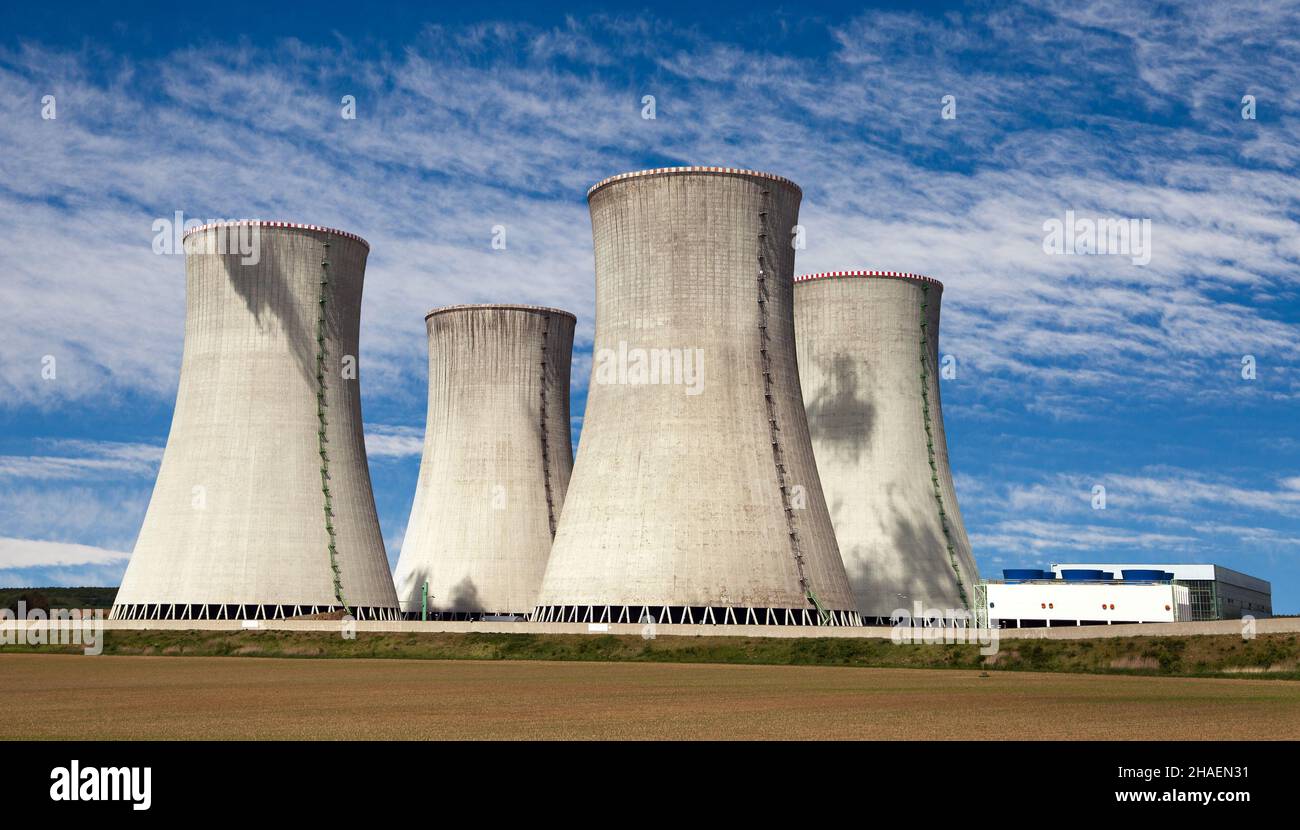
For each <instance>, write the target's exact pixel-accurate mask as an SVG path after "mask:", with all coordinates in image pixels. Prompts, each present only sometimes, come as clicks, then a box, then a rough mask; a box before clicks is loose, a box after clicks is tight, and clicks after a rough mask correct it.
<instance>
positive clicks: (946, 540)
mask: <svg viewBox="0 0 1300 830" xmlns="http://www.w3.org/2000/svg"><path fill="white" fill-rule="evenodd" d="M794 294H795V331H796V338H795V340H796V343H797V344H798V351H799V372H800V377H801V379H802V381H803V394H804V403H805V405H806V408H807V411H808V425H809V428H810V429H811V431H812V443H813V450H814V451H815V452H816V455H817V469H818V470H819V471H820V473H821V481H822V487H823V488H824V489H825V491H826V500H827V502H828V503H829V505H830V509H831V518H832V520H833V521H834V523H835V534H836V536H837V538H838V539H839V544H840V552H841V553H842V554H843V556H844V564H845V567H846V568H847V569H848V574H849V582H850V583H851V584H852V586H853V594H854V599H855V600H856V602H857V608H858V611H860V612H861V613H862V616H863V617H864V618H866V619H867V621H868V622H870V621H871V618H877V617H889V616H891V615H893V614H894V612H895V611H896V610H898V609H904V610H905V611H906V612H907V613H908V614H911V613H912V611H913V607H914V603H916V602H920V603H922V606H923V608H924V609H927V610H928V609H938V610H939V611H941V612H944V613H943V615H942V616H943V618H945V619H949V618H951V616H955V614H954V615H951V616H950V615H949V614H948V613H947V612H948V611H950V610H951V611H954V612H960V611H962V610H963V609H969V608H970V600H971V598H972V597H971V593H972V591H973V590H974V585H975V584H976V583H977V582H978V581H979V575H978V572H977V571H976V568H975V560H974V557H972V555H971V548H970V542H969V540H967V538H966V528H965V527H964V526H963V525H962V520H961V513H960V511H959V510H958V508H957V493H956V491H955V490H954V489H953V484H952V470H951V469H950V468H949V466H948V445H947V442H946V441H945V440H944V431H943V410H942V407H941V406H940V403H939V378H938V374H937V371H938V368H939V367H938V361H939V301H940V299H941V298H942V296H943V285H942V284H941V283H940V282H938V281H937V280H933V279H930V278H929V277H921V276H917V275H915V274H899V273H895V272H892V271H836V272H832V273H826V274H809V275H807V276H801V277H798V278H796V279H795V289H794Z"/></svg>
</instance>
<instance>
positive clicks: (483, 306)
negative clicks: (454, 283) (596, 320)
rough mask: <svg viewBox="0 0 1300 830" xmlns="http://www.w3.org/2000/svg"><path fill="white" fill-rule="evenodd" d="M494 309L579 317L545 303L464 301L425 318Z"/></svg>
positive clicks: (575, 318)
mask: <svg viewBox="0 0 1300 830" xmlns="http://www.w3.org/2000/svg"><path fill="white" fill-rule="evenodd" d="M492 309H504V310H506V311H530V312H533V313H535V314H559V315H561V316H563V317H571V318H572V319H574V320H577V319H578V317H577V315H575V314H574V313H573V312H572V311H565V310H564V309H562V308H550V307H549V306H544V305H522V304H519V303H462V304H460V305H445V306H441V307H439V308H435V309H433V310H432V311H430V312H429V313H428V314H426V315H424V319H426V320H428V319H429V318H430V317H432V316H433V315H435V314H445V313H447V312H448V311H490V310H492Z"/></svg>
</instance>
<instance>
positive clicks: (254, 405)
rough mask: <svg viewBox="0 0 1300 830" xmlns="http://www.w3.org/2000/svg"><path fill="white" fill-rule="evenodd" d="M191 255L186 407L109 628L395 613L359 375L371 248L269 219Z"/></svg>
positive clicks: (200, 245) (182, 395)
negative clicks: (142, 622)
mask: <svg viewBox="0 0 1300 830" xmlns="http://www.w3.org/2000/svg"><path fill="white" fill-rule="evenodd" d="M184 242H185V251H186V259H185V265H186V315H185V345H184V355H183V358H182V363H181V373H180V386H179V389H178V391H177V396H176V408H175V412H174V414H173V417H172V425H171V432H170V435H169V437H168V439H167V447H166V450H165V452H164V454H163V460H162V465H161V467H160V469H159V471H158V479H157V482H156V483H155V486H154V491H153V496H152V499H151V500H150V503H149V508H148V512H147V514H146V516H145V520H144V525H143V527H142V528H141V530H140V535H139V537H138V539H137V541H136V545H135V549H134V552H133V553H132V555H131V560H130V563H129V565H128V567H127V570H126V574H125V577H124V578H123V580H122V586H121V589H120V590H119V591H118V594H117V599H116V603H115V605H114V608H113V611H112V616H113V617H114V618H116V619H280V618H287V617H294V616H304V615H312V614H327V613H340V612H351V613H352V614H353V615H355V616H356V617H357V618H362V619H393V618H395V617H396V615H397V597H396V594H395V593H394V590H393V582H392V578H391V574H390V572H389V569H388V561H387V558H386V556H385V553H384V544H383V539H382V537H381V535H380V529H379V521H378V518H377V516H376V513H375V503H374V496H373V493H372V491H371V485H370V473H369V469H368V467H367V465H366V450H365V442H364V436H363V433H362V421H361V397H360V386H359V375H358V371H359V370H358V366H357V334H358V328H359V325H360V312H361V290H362V280H363V278H364V274H365V266H366V258H367V255H368V253H369V246H368V245H367V243H366V242H365V240H363V239H361V238H360V237H358V236H355V235H353V234H350V233H345V232H343V231H337V230H332V229H329V228H321V227H317V226H314V225H295V224H290V223H284V222H260V221H249V222H237V223H219V224H215V225H208V226H204V227H201V228H197V229H195V230H193V231H191V232H190V233H188V234H187V235H186V236H185V240H184ZM236 242H239V243H250V244H247V245H246V246H245V245H243V244H236Z"/></svg>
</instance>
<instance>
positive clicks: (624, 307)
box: [534, 167, 858, 625]
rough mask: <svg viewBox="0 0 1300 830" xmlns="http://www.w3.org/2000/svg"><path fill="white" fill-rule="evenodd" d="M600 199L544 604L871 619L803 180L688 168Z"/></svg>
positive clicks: (696, 619) (662, 614)
mask: <svg viewBox="0 0 1300 830" xmlns="http://www.w3.org/2000/svg"><path fill="white" fill-rule="evenodd" d="M587 198H588V202H589V204H590V208H591V224H592V233H593V236H594V241H595V257H596V337H595V348H594V354H593V369H592V378H591V385H590V388H589V391H588V397H587V409H586V413H585V417H584V420H583V429H582V438H581V442H580V444H579V448H578V459H577V463H576V465H575V467H574V471H573V480H572V482H571V484H570V487H569V493H568V497H567V499H566V500H565V504H564V513H563V515H562V517H561V519H560V526H559V530H558V532H557V534H556V538H555V545H554V547H553V548H552V551H551V560H550V563H549V565H548V566H547V569H546V577H545V579H544V580H543V582H542V591H541V598H540V599H539V601H538V608H537V611H536V614H535V616H534V618H535V619H539V620H542V621H556V620H562V621H579V622H581V621H591V622H604V621H608V622H633V623H635V622H638V621H645V620H654V621H655V622H660V623H668V622H672V623H681V622H687V623H692V622H693V623H718V624H724V623H725V624H731V623H738V624H745V623H751V624H752V623H777V624H806V625H853V624H856V623H857V621H858V619H857V615H856V613H854V611H853V600H852V595H851V593H850V591H849V586H848V580H847V577H846V576H845V572H844V566H843V563H842V562H841V560H840V556H839V551H838V549H837V548H836V545H835V535H834V530H833V528H832V526H831V522H830V516H829V514H828V512H827V509H826V503H825V500H824V498H823V496H822V491H821V484H820V482H819V481H818V478H817V469H816V466H815V465H814V462H813V454H812V445H811V443H810V442H809V438H808V424H807V421H806V420H805V418H804V411H803V401H802V399H801V398H800V392H799V375H798V369H797V366H796V364H795V350H794V319H793V311H792V308H791V303H792V299H793V297H792V293H793V283H792V278H793V267H794V250H793V248H792V247H791V244H790V242H791V231H792V229H793V227H794V225H795V223H796V222H797V221H798V212H799V201H800V198H801V193H800V190H799V188H798V187H797V186H796V185H795V184H794V183H793V182H790V181H788V180H786V179H783V178H781V177H779V176H773V175H769V174H766V173H755V172H752V171H747V170H732V169H729V168H719V167H680V168H667V169H659V170H646V171H643V172H639V173H628V174H624V175H621V176H615V177H613V178H611V179H606V180H605V181H603V182H600V183H599V184H597V185H596V186H594V187H593V188H592V189H591V190H590V191H589V192H588V194H587ZM818 606H820V609H821V611H824V613H821V612H819V607H818Z"/></svg>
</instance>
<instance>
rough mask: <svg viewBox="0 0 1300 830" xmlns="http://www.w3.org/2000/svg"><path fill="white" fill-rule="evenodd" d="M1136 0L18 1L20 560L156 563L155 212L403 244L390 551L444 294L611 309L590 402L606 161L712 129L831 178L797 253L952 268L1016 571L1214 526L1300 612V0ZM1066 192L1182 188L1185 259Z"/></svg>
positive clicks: (28, 563)
mask: <svg viewBox="0 0 1300 830" xmlns="http://www.w3.org/2000/svg"><path fill="white" fill-rule="evenodd" d="M1139 6H1140V4H1125V3H1088V2H1082V3H1080V2H1062V3H1056V2H1041V3H1027V4H1011V5H1006V4H998V5H996V6H994V5H982V4H976V5H968V4H956V3H952V4H941V5H934V6H927V7H923V8H919V9H918V8H913V7H911V6H908V5H906V4H884V5H880V6H855V7H853V8H852V9H846V8H841V7H836V6H834V5H831V4H816V3H812V4H809V3H800V4H791V5H788V6H774V7H770V8H760V7H758V6H756V5H755V4H752V3H745V4H740V3H736V4H730V5H728V4H724V5H722V6H720V7H719V6H716V5H710V6H708V8H705V6H704V5H703V4H690V5H688V4H677V5H676V6H671V5H670V6H659V7H657V8H655V9H653V10H651V9H648V8H646V7H642V6H632V7H627V8H618V7H616V6H613V5H610V4H607V3H602V4H599V6H598V5H596V4H587V5H570V6H568V7H567V9H566V10H565V11H551V10H548V9H546V8H544V7H542V6H541V5H540V4H528V5H524V4H511V5H506V4H501V5H490V4H489V5H486V6H484V5H474V4H464V5H463V6H462V7H459V8H457V9H455V10H449V11H445V12H443V11H439V10H435V9H416V8H408V9H402V8H393V9H388V8H386V7H385V6H384V5H383V4H379V3H370V4H365V5H364V6H360V7H358V6H354V5H352V4H348V5H344V4H341V3H314V4H311V5H310V6H304V7H302V11H300V12H298V13H292V12H290V11H289V10H288V7H277V9H283V10H282V11H278V12H277V13H276V14H273V15H268V14H267V13H265V12H264V11H259V8H264V6H263V7H259V6H254V5H252V4H239V3H225V4H221V5H219V6H203V5H199V6H193V5H191V6H184V7H178V6H176V5H175V4H165V5H164V4H129V3H128V4H119V5H105V6H100V5H98V4H96V5H88V6H87V7H86V8H85V9H83V10H81V11H77V10H74V9H70V8H68V7H66V6H64V7H59V8H55V7H54V6H52V5H40V4H23V5H22V7H21V8H19V7H11V8H8V9H6V11H5V13H4V15H5V18H6V19H5V25H4V26H0V148H3V152H0V216H2V217H3V219H4V221H3V222H0V584H3V585H14V584H115V583H116V581H117V580H118V578H119V577H120V575H121V572H122V570H123V568H124V567H125V562H126V556H127V554H126V553H125V552H127V551H129V550H130V549H131V547H132V544H133V542H134V538H135V535H136V533H137V531H138V529H139V526H140V522H141V520H142V518H143V515H144V511H145V508H146V506H147V504H148V499H149V492H150V489H151V487H152V483H153V477H154V475H155V473H156V470H157V465H158V461H159V459H160V457H161V452H162V446H163V443H164V442H165V440H166V434H167V428H168V424H169V422H170V417H171V406H172V402H173V399H174V396H175V391H176V381H177V371H178V367H179V361H180V353H181V335H182V325H183V318H184V264H183V261H182V259H181V258H180V257H177V256H165V255H163V256H160V255H155V254H154V253H153V251H152V248H151V242H152V239H153V231H152V226H153V222H154V221H155V220H156V219H158V218H167V217H171V216H172V215H173V214H174V212H175V211H178V210H180V211H184V212H185V214H186V216H187V217H194V218H201V219H207V218H239V217H257V218H280V219H286V220H291V221H300V222H312V223H317V224H325V225H332V226H336V227H341V228H345V229H348V230H351V231H354V232H356V233H358V234H360V235H362V236H364V237H365V238H367V239H368V240H369V241H370V242H371V244H372V246H373V247H372V254H371V258H370V263H369V267H368V271H367V275H366V297H365V305H364V308H363V318H362V343H361V352H362V353H361V361H362V367H363V374H362V381H363V396H364V408H365V415H366V420H367V433H368V445H369V448H370V451H371V466H372V473H373V477H374V482H375V489H376V500H377V503H378V506H379V510H380V516H381V521H382V524H383V530H384V536H385V539H386V542H387V544H388V552H389V557H390V560H392V561H394V562H395V561H396V558H397V555H398V552H399V549H400V545H401V540H402V536H403V532H404V529H405V524H406V518H407V513H408V511H409V508H410V498H411V495H412V493H413V490H414V485H415V479H416V475H417V471H418V465H419V455H418V453H419V447H420V443H421V434H422V431H423V419H424V392H425V359H426V356H425V352H424V348H425V344H424V337H423V322H422V317H423V313H424V312H425V311H426V310H427V309H429V308H431V307H434V306H437V305H442V304H447V303H454V302H527V303H538V304H544V305H554V306H560V307H563V308H567V309H570V310H572V311H574V312H575V313H576V314H577V315H578V319H579V323H578V333H577V344H576V349H577V354H576V355H575V358H576V359H575V371H574V398H575V399H574V414H575V429H576V428H579V427H580V424H581V421H580V418H581V413H582V409H583V404H584V402H585V390H586V383H587V372H588V370H589V368H590V347H591V338H592V334H593V317H592V313H593V307H594V289H593V278H592V273H591V267H592V262H591V239H590V226H589V223H588V218H587V213H586V204H585V199H584V195H585V192H586V189H587V187H588V186H589V185H590V184H592V183H593V182H595V181H597V180H599V179H601V178H604V177H605V176H607V175H610V174H613V173H618V172H623V171H627V170H634V169H640V168H644V167H651V166H659V165H669V164H716V165H727V166H741V167H753V168H758V169H762V170H770V171H772V172H776V173H780V174H782V175H785V176H788V177H790V178H792V179H794V180H795V181H796V182H798V183H799V184H800V185H801V186H802V187H803V190H804V194H805V198H804V203H803V210H802V213H801V222H802V224H803V225H804V226H805V227H806V229H807V242H808V245H807V248H806V249H805V250H802V251H800V252H799V256H798V269H799V270H800V271H801V272H810V271H820V270H838V269H845V268H880V269H890V270H905V271H914V272H919V273H925V274H930V275H932V276H935V277H937V278H938V279H940V280H942V281H943V282H944V283H945V285H946V286H947V290H946V291H945V297H944V321H943V332H942V344H941V348H942V351H943V352H944V353H946V354H951V355H953V356H954V357H955V358H956V359H957V365H958V375H957V377H956V378H955V379H953V380H947V381H945V382H944V386H943V396H944V412H945V418H946V424H947V429H948V435H949V442H950V446H949V449H950V451H951V456H952V461H953V468H954V470H955V472H956V479H957V489H958V494H959V497H960V502H961V508H962V511H963V514H964V516H965V519H966V523H967V526H968V528H969V530H970V533H971V537H972V541H973V543H974V547H975V551H976V555H977V558H978V560H979V564H980V566H981V568H982V569H983V570H984V571H985V572H986V573H988V574H993V575H995V574H996V571H997V570H999V569H1000V568H1002V567H1004V566H1016V565H1037V564H1039V563H1050V562H1053V561H1070V560H1084V561H1099V560H1107V559H1113V560H1122V561H1151V562H1161V561H1166V562H1168V561H1214V562H1218V563H1220V564H1224V565H1227V566H1229V567H1233V568H1237V569H1239V570H1243V571H1246V572H1248V573H1252V574H1256V575H1258V576H1261V577H1264V578H1266V579H1270V580H1271V581H1272V582H1273V585H1274V593H1275V606H1276V609H1277V610H1278V611H1280V612H1290V613H1298V612H1300V426H1297V421H1298V420H1300V419H1297V417H1296V413H1297V402H1298V398H1300V374H1298V370H1300V182H1298V181H1297V177H1296V171H1297V170H1298V169H1300V129H1298V127H1300V118H1298V116H1300V98H1297V96H1296V94H1295V90H1296V83H1297V81H1300V7H1298V6H1297V4H1296V3H1270V4H1232V3H1216V4H1212V5H1206V4H1188V5H1185V6H1184V5H1163V4H1162V5H1161V6H1159V7H1158V9H1156V11H1154V12H1152V11H1151V10H1149V9H1146V8H1140V7H1139ZM47 94H53V95H55V97H56V102H57V118H56V119H54V120H44V119H42V118H41V99H42V96H44V95H47ZM343 95H354V96H355V97H356V99H357V110H358V117H357V118H356V120H354V121H345V120H343V119H342V118H341V117H340V116H339V107H340V104H339V101H340V99H341V97H342V96H343ZM643 95H654V96H655V97H656V101H657V117H656V118H655V119H654V120H652V121H649V120H645V119H643V118H641V98H642V96H643ZM945 95H953V96H955V99H956V106H957V110H956V115H957V117H956V118H955V119H952V120H945V119H943V118H941V112H940V110H941V99H942V97H943V96H945ZM1244 95H1253V96H1255V98H1256V102H1257V117H1256V118H1255V119H1253V120H1244V119H1243V118H1242V117H1241V101H1242V97H1243V96H1244ZM1066 211H1075V212H1076V214H1078V215H1080V216H1092V217H1117V218H1136V219H1149V220H1150V222H1151V229H1152V230H1151V248H1152V256H1151V261H1150V262H1149V263H1148V264H1146V265H1138V264H1134V263H1133V262H1131V261H1130V259H1129V258H1127V257H1122V256H1082V255H1052V254H1048V253H1047V252H1045V251H1044V248H1043V237H1044V230H1043V223H1044V222H1045V221H1047V220H1050V219H1053V218H1057V219H1063V218H1064V216H1065V213H1066ZM498 224H500V225H505V226H506V227H507V229H508V232H509V237H508V238H509V246H508V248H507V249H506V250H504V251H500V250H493V249H492V247H491V244H490V242H491V228H492V226H494V225H498ZM46 355H54V356H56V357H57V359H58V364H57V365H58V376H57V378H56V379H55V380H52V381H51V380H46V379H44V378H43V377H42V374H41V368H42V363H41V361H42V358H43V357H44V356H46ZM1246 355H1250V356H1253V358H1254V361H1255V365H1256V367H1257V369H1256V375H1255V377H1254V379H1246V378H1243V377H1242V371H1241V369H1242V358H1243V356H1246ZM1096 485H1102V486H1104V487H1105V488H1106V494H1107V502H1106V509H1105V510H1096V509H1093V505H1092V494H1093V488H1094V486H1096Z"/></svg>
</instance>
